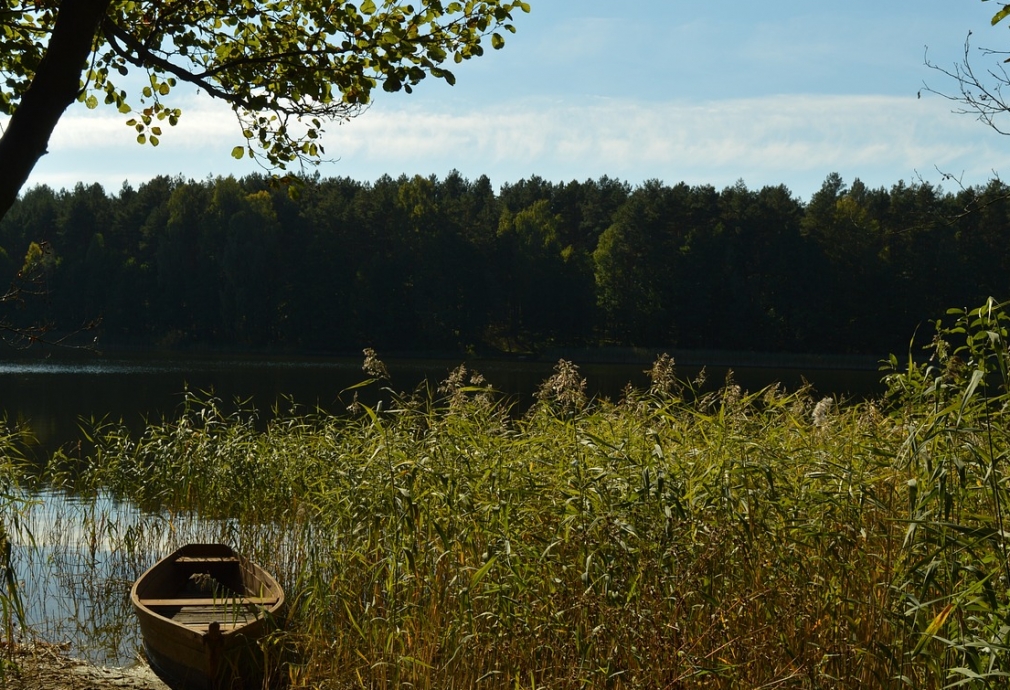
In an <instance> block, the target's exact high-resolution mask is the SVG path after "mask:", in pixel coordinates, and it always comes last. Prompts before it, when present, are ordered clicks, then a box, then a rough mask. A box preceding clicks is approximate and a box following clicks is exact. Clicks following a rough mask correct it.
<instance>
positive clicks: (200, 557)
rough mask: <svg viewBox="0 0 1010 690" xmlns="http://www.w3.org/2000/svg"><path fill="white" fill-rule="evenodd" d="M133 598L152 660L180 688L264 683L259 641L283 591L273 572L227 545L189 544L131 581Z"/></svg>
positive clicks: (273, 620)
mask: <svg viewBox="0 0 1010 690" xmlns="http://www.w3.org/2000/svg"><path fill="white" fill-rule="evenodd" d="M130 600H131V603H132V604H133V608H134V611H135V612H136V614H137V618H138V620H139V622H140V631H141V635H142V637H143V640H144V652H145V654H146V655H147V658H148V660H149V661H150V663H151V666H152V667H153V668H154V669H155V670H156V671H158V672H159V673H161V674H162V675H163V676H165V677H166V678H168V679H170V680H172V681H175V683H177V684H178V685H179V687H185V688H200V689H205V690H225V689H228V690H231V689H233V688H236V689H237V688H255V687H260V686H261V685H262V681H263V676H264V670H265V669H264V663H263V660H264V655H263V652H262V651H261V649H260V645H259V642H260V640H261V639H262V638H263V637H264V636H265V635H267V634H268V633H269V632H270V631H272V630H273V629H274V628H275V627H276V625H277V615H278V614H279V612H280V610H281V608H282V607H283V604H284V592H283V590H282V589H281V587H280V585H278V584H277V582H276V580H274V578H273V576H271V575H270V574H269V573H267V572H266V571H265V570H263V569H262V568H261V567H259V566H258V565H256V564H255V563H252V562H250V561H248V560H246V559H244V558H242V557H241V556H239V555H238V554H236V553H235V552H234V551H233V550H232V549H231V548H230V547H228V546H225V545H222V544H189V545H187V546H184V547H182V548H181V549H179V550H178V551H176V552H174V553H172V554H171V555H169V556H167V557H166V558H164V559H162V560H161V561H159V562H158V563H156V564H155V565H154V566H153V567H151V568H150V569H149V570H148V571H147V572H146V573H144V574H143V575H142V576H141V577H140V578H139V579H138V580H137V581H136V582H135V583H134V585H133V588H132V590H131V593H130Z"/></svg>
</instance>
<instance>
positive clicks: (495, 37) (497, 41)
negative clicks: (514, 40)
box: [491, 34, 505, 50]
mask: <svg viewBox="0 0 1010 690" xmlns="http://www.w3.org/2000/svg"><path fill="white" fill-rule="evenodd" d="M491 47H492V48H494V49H495V50H501V49H502V48H504V47H505V39H504V38H502V37H501V35H499V34H491Z"/></svg>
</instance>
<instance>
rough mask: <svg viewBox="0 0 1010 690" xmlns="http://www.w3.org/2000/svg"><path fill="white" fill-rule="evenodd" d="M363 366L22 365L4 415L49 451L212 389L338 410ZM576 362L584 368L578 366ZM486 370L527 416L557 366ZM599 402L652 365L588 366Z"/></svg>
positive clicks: (427, 367) (270, 362)
mask: <svg viewBox="0 0 1010 690" xmlns="http://www.w3.org/2000/svg"><path fill="white" fill-rule="evenodd" d="M361 361H362V360H361V359H360V358H354V359H351V358H326V359H322V358H319V359H307V358H303V359H266V358H256V359H238V358H188V359H181V358H108V357H99V356H94V357H88V358H79V359H72V360H61V359H37V360H31V359H18V360H7V361H2V362H0V411H2V412H3V413H4V414H6V415H7V417H8V418H10V419H21V420H24V421H27V422H28V423H29V425H30V427H31V428H32V430H33V432H34V433H35V435H36V437H37V438H38V441H39V443H40V447H41V449H43V451H51V450H53V449H55V448H56V447H59V446H60V445H61V444H65V443H72V442H73V441H75V440H76V439H77V438H79V426H80V425H81V423H82V422H84V423H87V420H90V419H101V418H108V419H111V420H116V421H118V420H122V421H124V422H125V423H126V424H127V425H129V426H130V427H131V428H135V429H140V428H141V427H142V426H143V423H144V420H145V419H153V420H158V419H162V418H173V417H175V416H177V414H178V411H179V408H180V405H181V404H182V401H183V393H184V391H185V390H187V389H189V390H191V391H207V392H212V393H213V395H215V396H216V397H218V398H220V399H221V400H223V401H225V402H226V403H232V402H233V401H235V400H238V399H241V400H251V401H252V403H253V404H254V405H255V406H256V407H257V409H259V410H260V411H261V413H262V414H263V415H264V416H267V415H269V413H270V410H271V409H272V408H273V407H274V405H275V404H277V403H278V402H280V404H281V407H282V409H284V410H287V409H289V408H290V407H291V402H294V403H295V404H297V405H299V406H301V407H303V408H306V409H314V408H317V407H318V408H321V409H323V410H326V411H329V412H340V411H341V410H343V409H344V408H345V407H346V405H347V404H348V403H349V402H350V399H351V394H349V393H347V392H346V391H347V389H348V388H349V387H350V386H353V385H354V384H356V383H359V382H361V381H363V380H364V379H365V378H367V377H366V375H365V374H364V372H362V370H361ZM575 361H576V363H578V360H577V359H576V360H575ZM460 363H463V360H462V359H460V360H418V359H411V360H387V361H386V364H387V365H388V367H389V371H390V374H391V377H392V382H391V387H392V388H394V389H396V390H399V391H409V390H413V389H414V388H415V387H417V386H418V385H422V384H424V382H426V381H427V382H428V385H430V386H431V387H433V388H434V387H435V386H437V384H438V382H440V381H442V380H444V379H445V378H446V376H447V374H448V373H449V372H450V371H451V370H452V369H454V368H455V367H456V366H458V365H459V364H460ZM466 364H467V367H468V368H469V369H475V370H477V371H479V372H481V373H482V374H483V375H484V377H485V378H486V379H487V381H488V382H489V383H490V384H491V385H492V386H494V387H495V388H496V389H497V390H499V391H501V392H502V393H504V394H505V395H507V396H509V397H510V398H511V399H512V400H513V401H514V402H515V403H516V405H517V406H518V407H519V408H524V407H526V406H528V405H529V404H530V403H531V402H532V401H533V397H532V396H533V393H534V391H535V390H536V389H537V386H538V385H539V384H540V383H541V382H542V381H543V380H544V379H545V378H547V377H548V376H550V374H551V371H552V369H553V364H554V362H553V361H500V360H476V361H468V362H466ZM580 368H581V371H582V373H583V375H584V376H585V377H586V379H587V380H588V391H589V393H590V394H591V395H598V396H607V397H610V398H613V399H616V398H618V397H620V393H621V390H622V389H623V388H624V386H625V385H626V384H628V383H631V384H632V385H635V386H639V387H644V386H646V385H647V384H648V381H647V378H646V376H645V373H644V370H645V369H646V368H648V365H647V364H643V363H634V364H593V363H587V364H580ZM700 368H701V367H700V364H698V363H695V364H692V365H689V366H684V367H679V368H678V375H679V376H680V377H682V378H683V377H694V376H695V375H696V374H697V372H698V371H699V370H700ZM728 368H730V367H729V365H727V364H725V363H724V362H723V363H720V364H718V365H717V366H714V367H708V368H707V373H708V379H709V381H711V382H713V384H718V383H720V382H721V381H722V380H723V379H724V377H725V375H726V371H727V369H728ZM732 369H733V371H734V378H735V379H736V380H737V382H739V383H740V384H741V385H742V386H743V387H744V388H746V389H749V390H756V389H759V388H761V387H763V386H766V385H769V384H771V383H775V382H781V383H783V384H784V385H785V386H786V387H787V388H789V389H795V388H797V387H798V386H800V385H801V384H802V382H803V380H804V379H805V380H807V381H809V382H811V383H812V384H813V385H814V386H815V388H816V389H817V391H818V393H820V394H824V395H836V396H839V397H855V398H863V397H867V396H871V395H875V394H877V393H879V392H881V386H880V374H879V372H877V371H875V370H874V369H872V368H869V367H866V366H865V363H864V367H863V368H860V369H856V368H845V369H842V368H825V367H823V366H815V367H811V366H809V365H807V366H795V365H794V366H732Z"/></svg>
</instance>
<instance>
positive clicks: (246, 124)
mask: <svg viewBox="0 0 1010 690" xmlns="http://www.w3.org/2000/svg"><path fill="white" fill-rule="evenodd" d="M517 10H521V11H523V12H528V11H529V5H528V4H527V3H526V2H523V1H522V0H459V1H455V0H453V1H450V2H442V1H441V0H416V2H414V3H413V4H399V3H398V2H397V0H361V1H360V2H358V3H350V2H344V1H342V0H283V1H282V0H0V115H8V116H10V118H9V120H8V121H7V122H6V125H5V128H4V130H3V135H2V137H0V217H2V216H3V215H4V214H5V213H6V212H7V210H8V209H9V208H10V206H11V204H13V202H14V200H15V199H16V198H17V194H18V192H19V191H20V189H21V187H22V186H23V185H24V183H25V181H26V180H27V179H28V176H29V174H30V173H31V170H32V168H33V167H34V166H35V164H36V162H37V161H38V159H39V158H40V157H41V156H42V155H43V154H44V153H45V152H46V148H47V146H48V142H49V137H50V135H51V133H52V132H53V129H54V128H55V126H56V124H57V122H58V121H59V119H60V117H61V116H62V114H63V112H64V111H65V110H66V108H67V107H68V106H70V105H71V104H72V103H74V102H75V101H79V102H81V103H83V104H84V105H85V106H87V107H89V108H97V107H99V106H100V105H102V104H103V103H104V104H105V105H107V106H111V107H113V108H116V109H117V110H118V111H119V112H121V113H123V116H124V121H125V122H126V124H127V125H128V126H129V127H130V128H132V130H133V131H132V136H135V137H136V138H137V141H138V142H139V143H141V144H149V145H153V146H157V145H158V143H159V141H160V140H161V137H162V136H163V128H165V127H166V125H167V126H171V125H174V124H176V122H178V120H179V118H180V117H181V116H182V113H181V111H180V110H179V108H177V107H174V106H173V100H172V95H173V91H174V90H175V89H176V88H177V87H179V86H181V85H183V84H189V85H191V86H193V87H196V88H198V89H199V90H200V91H201V92H203V93H204V94H206V95H207V96H210V97H211V98H215V99H218V100H221V101H224V102H226V103H228V104H229V105H230V106H231V107H232V109H233V110H234V112H235V115H236V117H237V119H238V122H239V127H238V129H237V133H236V136H237V143H238V142H244V143H240V145H237V146H235V148H234V149H233V152H232V155H234V156H235V157H239V158H240V157H242V156H244V155H252V156H256V157H257V158H259V159H260V161H261V162H262V163H264V164H265V165H266V166H267V167H269V168H283V167H284V166H286V165H288V164H290V163H293V162H297V161H305V160H317V159H318V157H319V156H321V155H322V154H323V147H322V146H321V144H320V135H321V134H322V130H323V127H324V126H325V124H326V123H327V122H333V121H334V120H342V119H346V118H350V117H353V116H355V115H357V114H358V113H360V112H361V110H362V108H364V107H365V106H367V105H368V104H369V103H370V102H371V98H372V92H373V90H374V89H375V88H376V87H377V86H380V85H381V86H382V88H383V89H384V90H386V91H399V90H401V89H402V90H404V91H407V92H408V93H409V92H410V91H411V89H412V88H413V87H414V86H416V85H417V84H418V83H419V82H420V81H422V80H423V79H424V78H426V77H427V76H432V77H435V78H438V79H443V80H445V81H446V82H448V83H450V84H452V83H453V82H454V80H455V78H454V76H453V74H452V72H451V71H450V70H449V69H447V68H446V67H445V65H446V63H449V62H455V63H460V62H462V61H464V60H467V59H469V58H472V57H476V56H479V55H481V54H482V53H483V51H484V43H485V40H486V39H488V40H489V41H490V43H491V46H492V47H493V48H501V47H502V46H503V45H504V43H505V39H504V38H503V35H502V34H503V33H505V32H513V31H515V28H514V26H513V24H512V13H513V12H515V11H517ZM131 74H140V75H141V76H142V78H141V79H140V80H139V82H140V86H139V90H137V91H136V92H127V90H126V89H124V88H122V86H123V85H125V84H133V83H137V81H138V80H136V79H133V78H131V79H125V78H126V77H128V76H129V75H131Z"/></svg>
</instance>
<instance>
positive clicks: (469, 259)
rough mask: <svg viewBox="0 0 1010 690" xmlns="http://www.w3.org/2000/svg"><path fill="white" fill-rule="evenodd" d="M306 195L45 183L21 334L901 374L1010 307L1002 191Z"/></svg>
mask: <svg viewBox="0 0 1010 690" xmlns="http://www.w3.org/2000/svg"><path fill="white" fill-rule="evenodd" d="M298 192H299V193H298V194H295V195H291V194H289V193H288V190H286V189H283V188H280V187H279V186H278V185H276V184H275V183H272V182H271V180H270V179H269V178H265V177H260V176H252V177H247V178H244V179H241V180H235V179H233V178H226V179H215V180H207V181H201V182H195V181H186V180H183V179H175V178H169V177H159V178H156V179H154V180H151V181H150V182H147V183H145V184H143V185H141V186H140V187H138V188H133V187H131V186H129V185H124V186H123V188H122V189H121V190H120V191H119V192H118V193H117V194H115V195H109V194H107V193H106V192H105V191H104V190H103V188H102V187H100V186H99V185H91V186H86V185H83V184H79V185H77V186H76V187H75V188H74V189H73V190H64V191H54V190H53V189H50V188H49V187H45V186H41V187H36V188H34V189H32V190H30V191H28V192H27V193H25V194H24V195H23V197H22V198H21V199H20V200H19V202H18V203H17V205H16V206H15V207H14V208H13V209H12V210H11V212H10V213H8V215H7V216H6V217H5V218H4V219H3V221H2V222H0V272H2V274H3V275H6V276H15V275H17V274H18V273H19V272H20V273H21V275H22V276H26V275H29V274H31V275H42V276H43V277H44V285H43V286H42V287H43V290H42V292H43V293H44V298H43V300H42V302H32V301H28V302H26V303H25V304H24V308H23V309H17V308H16V305H17V304H19V302H18V301H17V300H12V301H9V302H8V303H7V304H6V307H7V311H6V313H4V314H2V317H3V318H4V319H5V320H6V322H8V323H12V324H18V323H27V320H34V321H37V320H39V319H40V318H41V319H44V320H45V321H46V322H47V323H51V324H55V325H56V327H57V328H60V329H64V330H66V329H69V328H71V327H73V326H76V325H79V324H82V323H85V322H88V321H91V320H94V319H100V326H99V327H98V328H99V330H98V333H99V334H100V336H101V338H102V342H105V343H107V344H124V345H132V346H150V345H157V346H212V347H237V346H240V347H274V348H286V349H290V350H302V351H350V350H357V349H360V347H362V346H364V345H371V346H375V347H379V348H382V349H384V350H386V351H391V350H426V349H427V350H430V349H440V350H446V349H449V350H459V349H470V350H475V351H493V350H511V351H523V350H527V349H531V348H533V349H535V348H538V347H544V346H548V345H597V344H619V345H640V346H663V347H669V348H705V349H739V350H763V351H794V352H839V353H842V352H844V353H871V354H882V353H886V352H888V351H896V350H901V349H903V348H904V347H905V344H906V343H907V342H908V338H909V335H910V334H911V333H912V332H913V331H914V330H915V329H916V327H917V326H919V325H920V324H922V323H923V322H925V321H926V320H928V319H930V318H932V317H935V316H938V315H940V314H942V313H943V311H944V310H945V309H946V308H947V307H950V306H960V305H972V304H976V303H979V302H980V301H982V300H983V299H984V298H985V297H986V296H988V295H990V294H994V295H1005V294H1008V293H1010V290H1008V288H1010V285H1008V283H1010V270H1008V269H1010V251H1008V250H1007V246H1008V243H1010V201H1008V196H1010V188H1008V187H1007V186H1006V185H1003V184H1002V183H1001V182H998V181H993V182H992V183H990V184H989V185H988V186H986V187H984V188H971V189H966V190H962V191H960V192H958V193H948V192H943V191H942V190H940V189H938V188H936V187H933V186H931V185H928V184H915V185H906V184H903V183H899V184H897V185H895V186H893V187H892V188H891V189H884V188H880V189H870V188H867V187H866V186H865V185H863V184H862V183H861V182H860V181H858V180H856V181H854V182H853V183H852V184H851V185H846V184H845V183H844V182H843V180H842V179H841V178H840V177H839V176H838V175H835V174H832V175H829V176H828V177H827V179H826V180H825V182H824V184H823V186H822V187H821V189H820V190H819V191H818V192H816V193H815V194H814V195H813V196H812V197H811V199H810V200H809V202H808V203H803V202H802V201H800V200H799V199H797V198H796V197H794V196H793V195H792V194H791V193H790V192H789V190H787V189H786V188H785V187H782V186H778V187H765V188H763V189H761V190H757V191H755V190H750V189H747V188H746V187H745V186H744V185H743V183H738V184H737V185H735V186H732V187H728V188H726V189H723V190H722V191H719V190H716V189H715V188H713V187H710V186H696V187H692V186H688V185H686V184H678V185H674V186H667V185H664V184H662V183H660V182H647V183H645V184H643V185H641V186H639V187H632V186H630V185H628V184H626V183H624V182H621V181H618V180H614V179H610V178H607V177H604V178H601V179H599V180H589V181H586V182H571V183H568V184H558V183H551V182H547V181H545V180H542V179H540V178H538V177H532V178H530V179H527V180H523V181H521V182H518V183H516V184H509V185H505V186H503V187H502V188H501V189H500V190H498V191H497V192H496V191H495V190H494V188H493V187H492V185H491V182H490V181H489V180H488V179H487V178H486V177H481V178H480V179H478V180H476V181H469V180H466V179H464V178H462V177H461V176H460V175H459V174H457V173H451V174H449V175H448V176H447V177H445V178H444V179H441V180H439V179H437V178H435V177H430V178H422V177H414V178H407V177H401V178H399V179H393V178H391V177H383V178H381V179H379V180H377V181H375V182H374V183H370V184H368V183H362V182H357V181H354V180H350V179H347V178H337V179H315V180H309V181H307V182H305V183H304V184H303V185H300V186H299V187H298ZM292 197H294V198H292ZM40 267H41V269H42V271H41V272H39V271H38V270H35V271H33V270H32V269H33V268H35V269H39V268H40ZM19 320H20V321H19Z"/></svg>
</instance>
